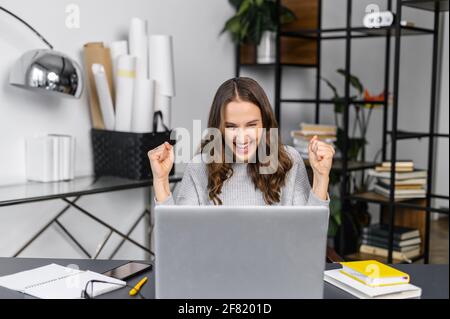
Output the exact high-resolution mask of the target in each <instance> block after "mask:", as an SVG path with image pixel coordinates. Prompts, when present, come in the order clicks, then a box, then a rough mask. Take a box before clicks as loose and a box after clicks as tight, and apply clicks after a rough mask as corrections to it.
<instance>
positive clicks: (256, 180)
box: [200, 77, 292, 205]
mask: <svg viewBox="0 0 450 319" xmlns="http://www.w3.org/2000/svg"><path fill="white" fill-rule="evenodd" d="M239 101H245V102H250V103H252V104H254V105H256V106H258V107H259V109H260V111H261V116H262V125H263V128H265V129H266V138H265V139H262V141H266V150H268V151H269V152H270V144H269V134H270V132H269V131H270V129H271V128H278V123H277V121H276V119H275V116H274V114H273V111H272V107H271V105H270V102H269V99H268V98H267V95H266V93H265V92H264V90H263V88H262V87H261V86H260V85H259V84H258V82H256V81H255V80H253V79H251V78H245V77H240V78H234V79H230V80H228V81H226V82H225V83H223V84H222V85H221V86H220V87H219V89H218V90H217V93H216V95H215V96H214V100H213V103H212V106H211V110H210V113H209V120H208V128H216V129H219V130H220V132H221V133H222V141H221V146H220V147H221V148H222V152H221V154H222V155H221V156H222V161H220V163H217V162H216V161H215V162H213V163H209V164H206V165H207V171H208V196H209V199H210V200H212V201H213V202H214V204H215V205H222V200H221V199H220V197H219V195H220V194H221V192H222V185H223V183H224V182H225V181H226V180H227V179H228V178H230V177H231V176H232V175H233V165H232V164H231V163H227V162H226V161H225V151H224V148H225V147H226V146H225V139H224V136H225V134H224V133H225V123H224V122H225V107H226V106H227V105H228V103H230V102H239ZM210 141H211V139H206V140H204V141H203V142H202V144H201V148H200V150H201V151H202V152H203V150H204V147H205V145H207V144H208V143H209V142H210ZM277 142H278V143H277V144H276V145H277V147H278V167H277V169H276V171H275V172H274V173H272V174H260V173H259V172H260V170H259V169H260V167H262V166H264V165H265V164H264V163H261V162H259V161H258V158H256V161H255V162H254V163H248V165H247V172H248V174H249V176H250V177H251V179H252V181H253V184H254V185H255V188H257V189H259V190H260V191H261V192H262V193H263V195H264V201H265V202H266V204H268V205H272V204H275V203H279V202H280V199H281V188H282V187H283V186H284V185H285V182H286V175H287V173H288V171H289V170H290V169H291V168H292V160H291V159H290V157H289V155H288V154H287V152H286V150H285V148H284V146H283V144H282V143H281V138H280V137H279V136H278V141H277Z"/></svg>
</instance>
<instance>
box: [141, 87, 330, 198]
mask: <svg viewBox="0 0 450 319" xmlns="http://www.w3.org/2000/svg"><path fill="white" fill-rule="evenodd" d="M208 128H212V129H217V130H219V131H220V133H221V137H222V138H220V139H217V138H215V140H211V139H207V140H205V141H204V142H203V143H202V147H201V151H200V154H198V155H197V156H196V157H194V158H193V159H192V161H191V163H189V164H188V165H187V168H186V171H185V173H184V176H183V181H182V182H181V184H180V187H179V189H178V192H177V194H176V195H174V196H172V194H171V193H170V188H169V183H168V174H169V172H170V169H171V168H172V165H173V160H174V154H173V149H172V146H171V145H169V144H168V143H166V144H164V145H161V146H160V147H158V148H156V149H154V150H151V151H150V152H149V154H148V155H149V160H150V165H151V168H152V172H153V177H154V178H153V186H154V188H155V196H156V202H157V204H167V205H174V204H177V205H322V206H327V205H328V204H329V198H328V195H327V190H328V182H329V172H330V169H331V164H332V159H333V155H334V149H333V147H332V146H331V145H328V144H326V143H324V142H320V141H318V140H317V138H313V139H312V140H311V143H310V146H309V155H310V157H309V159H310V163H311V166H312V168H313V172H314V183H313V187H312V188H311V186H310V184H309V181H308V177H307V173H306V169H305V165H304V163H303V160H302V158H301V157H300V155H299V154H298V152H297V151H296V150H295V149H293V148H292V147H290V146H286V145H283V144H282V143H281V140H280V137H279V136H278V134H277V132H278V124H277V122H276V120H275V117H274V115H273V112H272V108H271V105H270V102H269V100H268V98H267V96H266V94H265V92H264V90H263V89H262V88H261V86H260V85H259V84H258V83H257V82H256V81H255V80H253V79H250V78H235V79H231V80H228V81H226V82H225V83H223V84H222V85H221V86H220V87H219V89H218V91H217V93H216V95H215V97H214V100H213V103H212V107H211V110H210V114H209V120H208ZM274 133H275V134H274ZM211 143H214V144H216V145H215V146H216V147H214V149H213V152H217V151H218V154H219V156H217V155H218V154H210V153H209V151H207V149H208V148H207V145H209V144H211ZM217 144H218V147H217ZM208 150H209V149H208ZM267 153H269V154H270V155H269V156H268V157H267V156H266V155H267ZM227 154H231V155H232V156H231V157H232V160H230V158H229V156H227ZM205 155H206V156H205ZM211 155H213V156H214V159H215V160H214V161H209V160H205V159H206V158H207V157H208V156H211ZM267 158H269V159H270V160H269V161H267ZM217 159H218V160H217ZM267 167H270V168H272V169H271V170H268V171H267V170H266V171H265V170H264V169H267Z"/></svg>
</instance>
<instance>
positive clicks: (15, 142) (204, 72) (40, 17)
mask: <svg viewBox="0 0 450 319" xmlns="http://www.w3.org/2000/svg"><path fill="white" fill-rule="evenodd" d="M71 3H74V4H76V5H78V7H79V8H80V26H79V28H73V29H72V28H67V27H66V25H65V20H66V17H67V13H66V8H67V6H68V5H69V4H71ZM373 3H376V4H378V5H379V6H380V7H381V8H384V7H385V6H386V3H387V1H384V0H379V1H375V0H367V1H366V0H358V1H353V15H352V24H353V25H354V26H360V25H361V24H362V19H363V17H364V15H365V12H366V8H367V6H368V5H370V4H373ZM394 3H395V1H394ZM0 4H1V5H2V6H4V7H6V8H8V9H9V10H11V11H13V12H14V13H16V14H17V15H19V16H20V17H22V18H24V19H25V20H26V21H28V22H29V23H30V24H31V25H33V27H35V28H36V29H37V30H39V31H40V32H41V33H42V34H44V35H45V36H46V37H47V38H48V39H51V42H52V43H53V44H54V45H55V48H56V49H58V50H59V51H62V52H65V53H66V54H68V55H70V56H72V57H74V58H76V60H78V61H79V62H80V64H82V48H83V45H84V44H85V43H87V42H98V41H100V42H105V43H108V42H111V41H114V40H120V39H125V38H126V37H127V32H128V27H129V22H130V19H131V18H132V17H140V18H142V19H146V20H147V21H148V31H149V33H152V34H159V33H162V34H170V35H172V36H173V39H174V61H175V69H176V91H177V94H176V97H175V98H174V99H173V109H172V110H173V115H172V126H173V127H174V128H176V127H185V128H187V129H188V130H192V121H193V120H201V122H202V126H203V128H205V126H206V122H207V116H208V110H209V107H210V105H211V102H212V99H213V95H214V93H215V92H216V90H217V88H218V86H219V85H220V84H221V83H222V82H224V81H225V80H226V79H229V78H231V77H233V76H235V64H236V55H235V53H236V47H235V45H234V43H233V42H232V41H231V39H230V37H229V35H228V34H223V35H221V31H222V29H223V26H224V23H225V21H226V20H227V19H228V18H229V17H231V16H232V15H233V14H234V8H233V7H232V6H231V5H230V3H229V2H228V1H227V0H214V1H210V0H189V1H179V0H165V1H157V0H149V1H142V0H128V1H126V2H122V1H107V0H96V1H87V0H77V1H71V2H70V1H59V0H40V1H29V0H15V1H12V0H2V1H1V2H0ZM403 15H404V17H405V18H406V19H407V20H408V21H413V22H414V23H415V24H416V25H417V26H421V27H424V28H433V14H432V13H430V12H427V11H422V10H416V9H413V8H405V9H404V12H403ZM441 22H442V26H440V30H441V31H442V33H441V37H442V47H441V50H440V56H441V61H442V64H441V65H440V67H439V74H436V76H437V77H438V82H439V87H440V89H439V90H438V96H437V101H438V102H437V106H438V110H437V114H438V116H437V120H436V132H439V133H443V134H447V135H448V125H449V113H448V109H449V100H448V87H449V83H448V71H449V66H448V61H449V56H448V55H449V52H448V38H449V33H448V32H449V26H448V12H445V13H443V14H442V16H441ZM345 26H346V0H323V1H322V27H323V28H345ZM18 39H20V40H18ZM432 40H433V39H432V37H431V36H411V37H403V38H402V40H401V45H402V50H401V51H402V53H401V59H400V64H401V75H400V81H399V92H401V94H400V98H399V108H398V112H399V113H398V114H399V115H398V126H399V128H401V129H403V130H410V131H419V132H420V131H423V132H427V131H428V129H429V127H428V125H429V121H428V119H429V111H430V110H429V105H430V90H431V79H432V73H431V72H432V70H431V59H432V45H433V43H432ZM385 45H386V40H385V38H383V37H381V38H368V39H358V40H357V41H352V56H351V65H352V66H351V70H352V73H353V74H355V75H357V76H358V77H359V79H360V80H361V82H362V83H364V85H365V87H367V88H370V91H371V92H373V93H378V92H382V91H383V89H384V87H383V83H384V82H383V80H384V78H383V77H384V70H385V69H384V65H385V62H384V59H385ZM42 46H43V44H42V42H40V41H39V39H37V38H36V37H35V35H34V34H32V33H31V32H29V30H27V29H26V28H24V27H23V26H22V25H21V24H19V23H18V22H16V21H14V20H12V19H11V17H10V16H7V15H5V14H1V12H0V48H1V52H2V53H1V56H2V58H1V61H0V130H1V131H0V132H1V134H0V149H1V156H0V189H1V188H2V187H6V186H8V185H12V184H20V183H26V176H25V155H24V152H25V148H24V139H25V138H26V137H28V136H34V135H39V134H48V133H59V134H69V135H72V136H74V137H75V138H76V141H77V144H76V160H75V167H76V171H75V175H76V176H85V175H91V174H93V155H92V148H91V140H90V129H91V121H90V114H89V107H88V96H87V91H85V92H84V93H83V96H82V98H81V99H80V100H73V99H72V100H71V99H58V98H54V97H49V96H44V95H37V94H35V93H33V92H28V91H23V90H20V89H18V88H15V87H11V86H10V85H9V83H8V75H9V72H10V69H11V66H12V65H13V64H14V62H15V61H16V60H17V59H18V57H19V56H20V55H21V54H22V53H23V52H25V51H27V50H30V49H32V48H36V47H42ZM321 50H322V52H321V69H322V70H321V72H322V75H323V77H325V78H327V79H328V80H330V81H331V82H333V83H335V84H336V85H338V86H339V88H340V89H341V90H343V86H344V78H343V77H342V76H341V75H339V74H338V73H337V72H336V70H337V69H339V68H344V67H345V42H344V41H324V42H323V43H322V48H321ZM391 61H393V52H392V56H391ZM315 72H316V70H315V69H314V68H301V69H298V68H292V67H286V68H283V73H282V78H283V85H282V94H283V97H284V98H289V99H300V98H302V99H308V98H310V99H313V98H314V97H315V84H316V82H315V81H316V80H315V74H316V73H315ZM241 75H242V76H249V77H253V78H255V79H256V80H257V81H258V82H259V83H260V84H261V85H262V87H263V88H264V89H265V90H266V92H267V93H268V96H269V98H270V99H271V101H273V100H274V98H275V96H274V95H275V92H274V88H275V85H274V72H273V68H271V67H262V68H260V67H254V68H252V67H243V68H242V70H241ZM391 83H392V81H391ZM321 91H322V98H323V99H330V98H331V97H332V91H331V90H330V89H329V88H328V87H327V86H326V85H325V83H323V82H322V84H321ZM389 111H390V109H389ZM314 116H315V113H314V104H304V103H303V104H300V103H289V104H287V103H286V104H283V106H282V108H281V117H280V122H281V123H282V131H281V133H282V139H283V141H284V142H285V143H286V144H291V136H290V131H292V130H295V129H298V124H299V123H300V122H314V120H315V118H314ZM353 121H355V118H354V114H351V115H350V123H353ZM320 123H321V124H333V123H334V112H333V108H332V107H327V106H324V107H321V115H320ZM382 123H383V114H382V112H381V111H380V110H374V112H373V114H372V119H371V122H370V126H369V128H368V133H367V136H368V140H369V142H368V144H367V146H366V157H367V158H368V159H370V158H373V157H374V156H375V155H376V153H377V152H378V151H379V149H380V147H381V146H382V135H381V134H380V131H381V127H382ZM198 142H199V141H194V143H198ZM427 147H428V140H427V139H426V138H422V139H408V140H404V141H400V142H399V143H398V153H397V154H399V155H398V156H399V158H401V159H413V160H414V164H415V165H416V166H417V167H423V168H426V166H427V154H428V153H427V152H428V148H427ZM448 155H449V149H448V139H445V138H443V139H436V152H435V156H434V158H435V162H434V172H435V173H434V176H433V177H434V178H433V189H434V190H435V192H436V193H439V194H442V195H446V196H448V193H449V191H448V188H449V182H448V181H449V165H448ZM176 170H177V172H182V171H183V165H177V167H176ZM147 196H148V193H147V192H146V190H145V189H133V190H125V191H119V192H112V193H105V194H97V195H93V196H84V197H83V198H82V199H81V200H80V201H79V204H80V205H81V206H82V207H86V208H89V209H90V210H92V211H93V212H95V214H96V215H97V216H99V217H100V218H102V219H103V220H106V221H108V222H109V223H110V224H112V225H115V226H116V227H117V228H118V229H119V230H121V231H123V232H126V230H127V229H129V227H130V226H131V224H132V223H133V222H134V220H135V219H136V218H137V216H138V214H140V213H141V212H142V210H143V209H144V207H145V205H147V203H148V198H147ZM448 203H449V202H448V199H447V200H446V199H433V205H434V206H435V207H441V208H443V209H445V208H447V211H448ZM64 206H65V203H64V202H62V201H60V200H54V201H45V202H36V203H30V204H27V205H18V206H8V207H1V208H0V256H4V257H9V256H12V255H13V254H14V253H15V252H16V250H17V249H18V247H20V246H21V245H23V244H24V243H25V242H26V241H27V240H28V239H29V238H30V237H31V236H32V235H33V234H34V233H35V232H36V231H37V230H38V229H40V228H41V227H42V226H43V225H45V224H46V223H47V222H48V221H49V220H50V219H51V218H52V217H54V215H55V214H56V212H58V211H59V210H61V209H62V208H63V207H64ZM369 212H370V214H371V216H372V218H371V220H372V222H376V221H377V220H378V217H379V214H380V210H379V205H376V204H370V205H369ZM432 220H433V221H432V235H431V259H430V262H435V263H448V217H446V215H444V214H433V216H432ZM61 221H62V222H63V223H64V224H65V225H67V227H70V232H71V233H72V234H73V235H74V236H75V237H76V238H78V240H79V241H80V243H81V244H82V245H83V246H84V247H85V248H86V249H87V250H88V251H90V252H94V251H95V250H96V249H97V248H98V245H99V243H100V242H102V241H103V239H104V238H105V236H107V234H108V230H107V229H105V228H104V227H102V226H101V225H99V224H98V223H94V222H92V220H91V219H90V218H88V217H86V216H84V215H82V214H79V213H78V212H76V211H74V210H73V209H70V210H69V211H68V213H67V214H65V215H64V217H63V218H62V219H61ZM132 238H133V239H135V240H136V241H138V242H145V241H146V238H145V231H144V225H143V224H142V223H141V224H140V225H138V227H137V228H136V229H135V231H134V232H133V234H132ZM120 240H121V239H120V237H119V236H116V235H112V237H111V239H110V241H109V242H108V245H107V246H106V247H104V249H103V250H102V253H101V254H100V256H99V258H107V256H109V254H110V253H111V250H112V249H113V248H114V247H115V246H116V245H117V244H118V243H119V242H120ZM21 257H53V258H58V257H61V258H83V257H85V255H84V254H83V253H82V252H81V251H80V249H79V247H77V246H76V245H74V244H73V242H71V241H70V240H69V238H67V235H66V234H65V233H64V232H62V231H61V229H60V228H58V227H57V226H53V227H50V228H49V229H48V230H47V231H46V232H45V233H43V234H42V236H40V237H39V239H38V240H36V241H35V242H34V243H33V244H32V245H31V246H30V247H28V248H27V249H26V250H25V251H24V252H23V253H22V254H21ZM115 258H118V259H130V260H133V259H143V258H145V253H144V252H143V251H142V250H140V249H139V248H138V247H136V246H134V245H133V244H130V243H125V244H124V245H123V246H122V248H121V249H120V251H119V252H118V253H117V255H116V256H115ZM418 262H420V261H418Z"/></svg>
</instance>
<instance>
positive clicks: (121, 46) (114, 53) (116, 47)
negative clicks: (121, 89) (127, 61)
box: [109, 41, 128, 84]
mask: <svg viewBox="0 0 450 319" xmlns="http://www.w3.org/2000/svg"><path fill="white" fill-rule="evenodd" d="M109 49H110V51H111V60H112V66H113V81H114V84H115V80H116V74H117V59H118V57H119V56H121V55H126V54H128V41H114V42H112V43H111V44H110V45H109Z"/></svg>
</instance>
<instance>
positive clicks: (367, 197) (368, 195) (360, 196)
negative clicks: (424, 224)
mask: <svg viewBox="0 0 450 319" xmlns="http://www.w3.org/2000/svg"><path fill="white" fill-rule="evenodd" d="M349 199H354V200H358V201H363V202H373V203H379V204H386V205H387V204H389V198H387V197H385V196H383V195H380V194H378V193H375V192H370V191H369V192H364V193H357V194H353V195H349ZM416 199H423V198H408V199H405V198H402V199H396V200H395V203H402V202H407V201H411V200H416ZM424 208H425V207H424Z"/></svg>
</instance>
